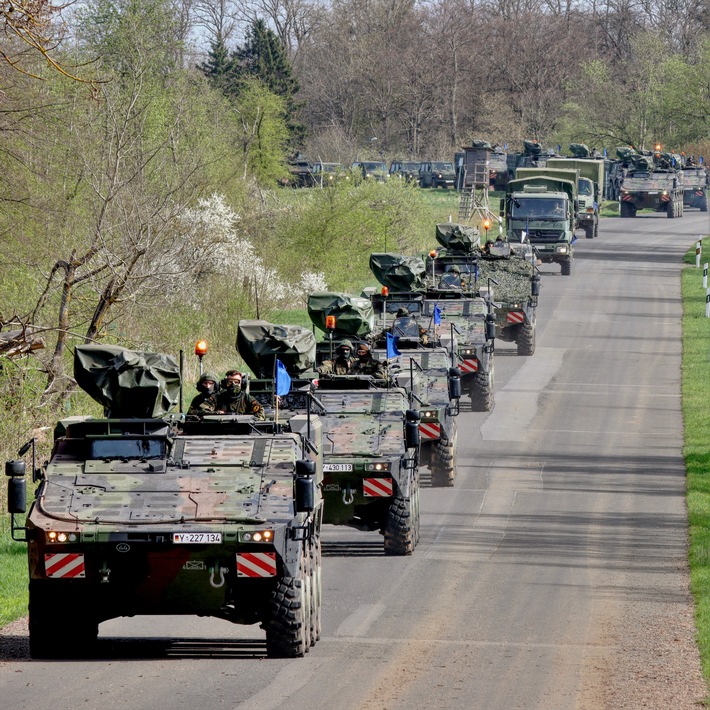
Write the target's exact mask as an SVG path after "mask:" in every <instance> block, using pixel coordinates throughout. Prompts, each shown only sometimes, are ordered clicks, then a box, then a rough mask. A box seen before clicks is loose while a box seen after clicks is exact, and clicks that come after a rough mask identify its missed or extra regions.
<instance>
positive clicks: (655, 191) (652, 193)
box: [648, 190, 658, 195]
mask: <svg viewBox="0 0 710 710" xmlns="http://www.w3.org/2000/svg"><path fill="white" fill-rule="evenodd" d="M648 194H649V195H657V194H658V190H654V191H653V192H649V193H648Z"/></svg>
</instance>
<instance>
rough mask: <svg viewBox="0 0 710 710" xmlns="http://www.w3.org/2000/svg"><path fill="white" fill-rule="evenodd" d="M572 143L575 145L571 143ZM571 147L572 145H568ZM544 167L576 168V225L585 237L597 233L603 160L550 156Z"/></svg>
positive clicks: (601, 197)
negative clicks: (577, 174)
mask: <svg viewBox="0 0 710 710" xmlns="http://www.w3.org/2000/svg"><path fill="white" fill-rule="evenodd" d="M572 145H577V144H575V143H573V144H572ZM570 148H572V146H570ZM545 168H546V169H547V168H551V169H556V168H560V169H562V170H565V169H572V170H577V172H578V173H579V177H578V179H577V204H578V208H579V209H578V211H577V226H578V227H579V228H580V229H583V230H584V234H585V236H586V237H587V239H593V238H594V237H596V236H598V234H599V208H600V206H601V204H602V201H603V200H604V161H603V160H599V159H598V160H593V159H586V160H585V159H582V158H550V159H549V160H548V161H547V165H546V166H545Z"/></svg>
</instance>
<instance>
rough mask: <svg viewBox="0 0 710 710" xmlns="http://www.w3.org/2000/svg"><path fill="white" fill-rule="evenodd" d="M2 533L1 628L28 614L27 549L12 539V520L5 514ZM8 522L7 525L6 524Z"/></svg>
mask: <svg viewBox="0 0 710 710" xmlns="http://www.w3.org/2000/svg"><path fill="white" fill-rule="evenodd" d="M0 520H1V521H2V532H0V570H2V572H1V573H0V627H1V626H4V625H5V624H7V623H9V622H10V621H14V620H15V619H18V618H19V617H21V616H24V615H25V614H27V547H26V546H25V544H24V543H22V542H15V541H14V540H13V539H12V538H11V537H10V518H9V516H8V515H6V514H3V515H2V516H0ZM6 521H7V525H6V524H5V523H6Z"/></svg>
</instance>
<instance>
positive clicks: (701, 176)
mask: <svg viewBox="0 0 710 710" xmlns="http://www.w3.org/2000/svg"><path fill="white" fill-rule="evenodd" d="M682 176H683V204H684V205H686V206H687V207H697V208H698V209H699V210H700V211H701V212H707V211H708V173H707V171H706V170H705V168H702V167H698V166H697V165H686V166H684V167H683V170H682Z"/></svg>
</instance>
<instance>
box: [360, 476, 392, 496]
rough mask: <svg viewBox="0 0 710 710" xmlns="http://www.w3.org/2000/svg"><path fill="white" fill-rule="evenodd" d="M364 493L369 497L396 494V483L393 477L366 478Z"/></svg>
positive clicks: (363, 487) (363, 485)
mask: <svg viewBox="0 0 710 710" xmlns="http://www.w3.org/2000/svg"><path fill="white" fill-rule="evenodd" d="M362 493H363V495H364V496H366V497H369V498H381V497H384V496H391V495H393V494H394V485H393V484H392V479H391V478H364V479H363V481H362Z"/></svg>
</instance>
